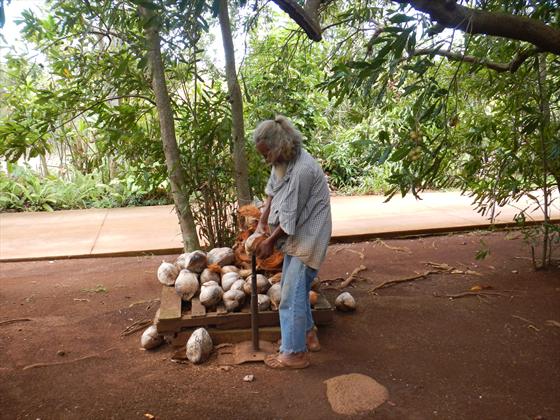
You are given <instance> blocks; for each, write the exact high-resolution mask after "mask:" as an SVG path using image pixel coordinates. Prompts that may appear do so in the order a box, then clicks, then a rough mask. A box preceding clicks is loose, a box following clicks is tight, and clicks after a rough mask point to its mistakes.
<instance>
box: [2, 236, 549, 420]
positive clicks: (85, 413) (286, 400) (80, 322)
mask: <svg viewBox="0 0 560 420" xmlns="http://www.w3.org/2000/svg"><path fill="white" fill-rule="evenodd" d="M481 239H483V240H484V241H485V242H486V244H488V246H489V247H490V251H491V253H490V255H489V256H488V257H487V258H486V259H485V260H483V261H477V260H475V258H474V256H475V253H476V251H477V250H478V249H479V247H480V240H481ZM389 247H392V248H393V249H391V248H389ZM394 248H400V249H394ZM360 253H363V255H364V258H363V259H362V258H361V255H360ZM527 255H528V247H527V245H526V244H525V243H524V242H523V239H522V238H521V234H520V233H517V232H510V233H505V232H500V233H483V232H478V233H469V234H456V235H449V236H438V237H424V238H419V239H404V240H386V241H385V242H383V243H380V242H361V243H356V244H338V245H333V246H332V247H331V248H330V249H329V253H328V257H327V260H326V262H325V264H324V266H323V268H322V270H321V273H320V277H321V279H322V280H323V281H324V280H328V279H333V278H336V277H346V276H347V273H350V272H351V271H352V270H353V269H354V268H356V267H357V266H359V265H360V264H364V265H365V266H366V267H367V271H364V272H362V273H361V275H363V276H364V277H367V278H368V279H369V280H362V281H359V282H355V283H353V284H352V285H351V286H350V287H348V288H347V289H346V290H348V291H350V293H352V294H353V295H354V296H355V298H356V300H357V302H358V310H357V311H356V312H355V313H338V312H337V313H336V314H335V317H334V318H335V320H334V323H333V324H332V325H331V326H328V327H324V328H322V329H321V330H320V331H319V336H320V338H321V343H322V346H323V350H322V351H321V352H319V353H313V354H312V355H311V358H312V366H311V367H310V368H308V369H306V370H303V371H273V370H270V369H268V368H266V367H265V366H264V365H262V364H252V365H251V364H249V365H243V366H237V367H234V368H232V369H231V370H229V371H224V370H221V369H220V368H219V367H218V365H217V363H216V360H215V357H213V358H212V359H211V360H210V361H209V362H207V363H205V364H203V365H198V366H195V365H191V364H176V363H172V362H171V361H170V357H171V355H172V353H173V350H172V349H171V347H170V346H163V347H161V348H159V349H157V350H155V351H142V350H140V349H139V337H140V332H138V333H136V334H133V335H130V336H128V337H125V338H120V333H121V332H122V331H123V330H124V329H125V328H126V327H127V326H129V325H130V324H132V323H133V322H134V321H138V320H141V319H144V318H152V317H153V316H154V313H155V311H156V310H157V308H158V306H159V303H158V302H157V301H156V302H151V303H150V301H153V300H154V299H158V298H159V293H160V285H159V283H158V282H157V280H156V276H155V273H156V270H157V267H158V265H159V263H160V262H161V260H162V258H164V257H162V256H145V257H123V258H103V259H82V260H58V261H41V262H26V263H5V264H2V265H1V266H0V270H1V272H0V284H1V285H2V286H1V289H0V308H1V315H0V333H1V334H0V418H2V419H15V418H32V419H36V418H41V419H91V418H95V419H100V418H119V419H134V418H138V419H142V418H144V419H145V418H146V417H145V416H144V415H145V414H146V413H150V414H152V415H154V416H156V418H158V419H186V418H200V419H203V418H224V419H225V418H227V419H237V418H239V419H242V418H243V419H254V418H266V419H268V418H270V419H301V418H305V419H326V418H335V419H336V418H343V416H339V415H337V414H335V413H334V412H333V411H332V410H331V407H330V405H329V403H328V400H327V397H326V385H325V384H324V381H325V380H327V379H329V378H331V377H334V376H337V375H342V374H348V373H361V374H365V375H368V376H370V377H372V378H374V379H375V380H376V381H378V382H379V383H381V384H382V385H384V386H385V387H387V389H388V390H389V401H388V402H386V403H384V404H383V405H382V406H380V407H379V408H378V409H377V410H376V412H375V413H364V414H362V415H359V416H356V418H370V417H374V418H378V419H437V418H442V419H505V418H507V419H542V418H546V419H558V418H560V398H559V396H560V356H559V350H560V328H559V327H558V324H556V326H555V324H554V323H553V322H547V321H550V320H552V321H556V322H560V267H558V266H557V265H556V266H555V267H553V268H552V269H551V270H549V271H547V272H535V271H533V270H532V267H531V264H530V261H528V260H527V259H525V258H516V257H526V256H527ZM428 261H430V262H436V263H446V264H448V265H450V266H453V267H456V268H457V269H459V270H463V271H464V270H466V269H470V270H473V271H476V272H478V273H480V274H481V276H476V275H473V274H471V275H465V274H434V275H430V276H429V277H428V278H427V279H419V280H415V281H412V282H405V283H400V284H397V285H394V286H392V287H388V288H383V289H379V290H378V291H377V294H375V293H369V292H368V291H369V290H370V289H371V288H372V287H374V286H375V285H377V284H379V283H381V282H383V281H385V280H390V279H395V278H402V277H407V276H410V275H414V274H415V273H416V272H423V271H425V270H426V269H427V267H426V265H425V264H424V262H428ZM328 284H329V282H325V283H323V285H324V286H328ZM332 284H333V285H336V284H337V282H334V283H332ZM98 285H101V286H102V287H101V288H100V289H105V290H106V291H97V292H94V291H92V290H93V289H95V288H96V287H97V286H98ZM475 285H480V286H491V287H492V288H491V289H485V290H488V291H491V292H501V293H502V294H503V295H495V296H488V297H486V298H481V297H477V296H468V297H464V298H459V299H454V300H450V299H449V298H445V297H436V296H435V295H436V294H439V295H442V294H457V293H461V292H464V291H467V290H469V289H470V288H471V287H472V286H475ZM88 289H89V290H88ZM337 293H338V292H336V291H334V290H329V289H327V290H325V294H326V296H327V298H328V299H329V300H330V301H331V303H332V302H333V301H334V298H335V297H336V295H337ZM16 318H28V319H30V321H20V322H14V323H11V324H6V323H4V324H2V321H6V320H10V319H16ZM58 352H64V355H58V354H57V353H58ZM88 355H98V356H99V357H94V358H90V359H86V360H81V361H77V362H73V363H66V364H61V365H50V366H46V367H36V368H31V369H26V370H23V368H24V367H25V366H28V365H31V364H35V363H51V362H62V361H69V360H73V359H77V358H79V357H84V356H88ZM247 374H253V375H255V381H254V382H250V383H248V382H243V380H242V379H243V377H244V376H245V375H247Z"/></svg>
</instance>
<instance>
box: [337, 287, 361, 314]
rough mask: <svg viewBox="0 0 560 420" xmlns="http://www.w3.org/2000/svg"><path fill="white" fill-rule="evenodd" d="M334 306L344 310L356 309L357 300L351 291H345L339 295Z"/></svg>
mask: <svg viewBox="0 0 560 420" xmlns="http://www.w3.org/2000/svg"><path fill="white" fill-rule="evenodd" d="M334 306H336V309H338V310H339V311H342V312H350V311H354V310H355V309H356V300H355V299H354V297H353V296H352V295H351V294H350V293H348V292H344V293H341V294H340V295H338V297H337V298H336V300H335V301H334Z"/></svg>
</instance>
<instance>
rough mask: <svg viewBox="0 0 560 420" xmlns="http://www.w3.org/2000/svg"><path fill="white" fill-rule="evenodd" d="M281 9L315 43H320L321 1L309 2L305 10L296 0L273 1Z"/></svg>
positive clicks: (308, 0)
mask: <svg viewBox="0 0 560 420" xmlns="http://www.w3.org/2000/svg"><path fill="white" fill-rule="evenodd" d="M272 1H273V2H274V3H276V5H278V7H280V9H282V10H283V11H284V12H286V13H287V14H288V15H289V16H290V17H291V18H292V19H293V20H294V21H295V22H296V23H297V24H298V25H299V26H300V28H301V29H303V30H304V31H305V33H306V34H307V36H308V37H309V38H311V39H312V40H313V41H317V42H318V41H320V40H321V39H322V37H321V27H320V26H319V5H320V3H321V1H320V0H307V1H306V2H305V9H304V8H303V7H301V6H300V5H299V4H298V2H297V1H296V0H272Z"/></svg>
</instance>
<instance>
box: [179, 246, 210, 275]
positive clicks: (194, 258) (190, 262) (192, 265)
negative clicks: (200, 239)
mask: <svg viewBox="0 0 560 420" xmlns="http://www.w3.org/2000/svg"><path fill="white" fill-rule="evenodd" d="M207 265H208V259H207V258H206V253H205V252H204V251H200V250H197V251H194V252H191V253H190V254H189V255H188V257H186V258H185V268H186V269H187V270H189V271H192V272H193V273H201V272H202V270H204V269H205V268H206V266H207Z"/></svg>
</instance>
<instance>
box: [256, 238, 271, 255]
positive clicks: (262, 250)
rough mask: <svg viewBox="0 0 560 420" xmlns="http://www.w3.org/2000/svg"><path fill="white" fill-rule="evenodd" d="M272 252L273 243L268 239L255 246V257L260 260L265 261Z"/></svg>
mask: <svg viewBox="0 0 560 420" xmlns="http://www.w3.org/2000/svg"><path fill="white" fill-rule="evenodd" d="M273 252H274V241H271V240H270V238H267V239H265V240H264V241H262V242H261V243H260V244H259V245H258V246H257V257H258V258H260V259H261V260H265V259H267V258H268V257H270V256H271V255H272V253H273Z"/></svg>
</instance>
